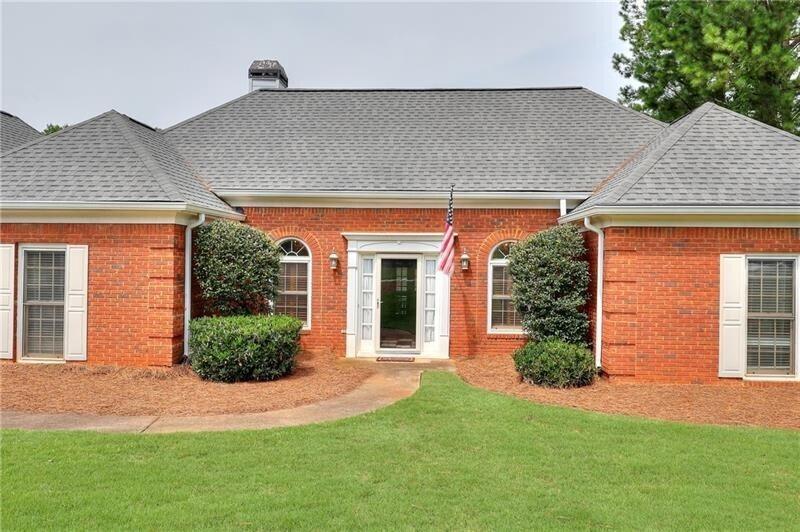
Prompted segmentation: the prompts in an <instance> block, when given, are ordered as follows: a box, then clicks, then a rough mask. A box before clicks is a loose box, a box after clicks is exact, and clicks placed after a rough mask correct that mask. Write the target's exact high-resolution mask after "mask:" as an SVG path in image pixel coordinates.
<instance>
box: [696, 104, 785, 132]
mask: <svg viewBox="0 0 800 532" xmlns="http://www.w3.org/2000/svg"><path fill="white" fill-rule="evenodd" d="M706 103H707V104H708V105H711V106H712V107H713V108H714V109H719V110H720V111H722V112H724V113H727V114H729V115H731V116H733V117H736V118H742V119H744V120H746V121H748V122H750V123H751V124H754V125H757V126H760V127H762V128H764V129H766V130H768V131H772V132H773V133H779V134H781V135H783V136H785V137H789V138H790V139H792V140H796V141H800V136H798V135H795V134H794V133H791V132H789V131H786V130H785V129H781V128H779V127H775V126H771V125H769V124H767V123H765V122H761V121H759V120H756V119H755V118H751V117H749V116H747V115H743V114H742V113H737V112H736V111H734V110H733V109H728V108H727V107H723V106H721V105H719V104H718V103H715V102H706Z"/></svg>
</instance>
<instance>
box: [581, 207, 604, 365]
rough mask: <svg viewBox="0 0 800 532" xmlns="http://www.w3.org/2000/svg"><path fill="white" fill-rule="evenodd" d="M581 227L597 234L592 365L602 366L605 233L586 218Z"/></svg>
mask: <svg viewBox="0 0 800 532" xmlns="http://www.w3.org/2000/svg"><path fill="white" fill-rule="evenodd" d="M583 225H584V227H586V229H588V230H589V231H592V232H594V233H596V234H597V271H596V274H595V275H596V281H595V286H596V289H595V305H594V365H595V367H598V368H600V367H602V366H603V285H604V281H603V278H604V276H605V264H604V262H605V232H604V231H603V229H602V228H600V227H597V226H595V225H593V224H592V222H591V219H590V218H589V217H588V216H587V217H586V218H584V219H583Z"/></svg>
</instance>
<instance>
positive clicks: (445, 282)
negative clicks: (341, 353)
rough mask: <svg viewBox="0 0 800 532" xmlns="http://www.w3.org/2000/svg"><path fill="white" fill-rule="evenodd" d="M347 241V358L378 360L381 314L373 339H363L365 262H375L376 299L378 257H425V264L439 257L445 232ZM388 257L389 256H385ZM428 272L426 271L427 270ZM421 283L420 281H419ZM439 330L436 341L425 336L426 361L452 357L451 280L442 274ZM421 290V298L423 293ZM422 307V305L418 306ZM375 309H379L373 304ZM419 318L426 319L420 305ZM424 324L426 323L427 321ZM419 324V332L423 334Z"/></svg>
mask: <svg viewBox="0 0 800 532" xmlns="http://www.w3.org/2000/svg"><path fill="white" fill-rule="evenodd" d="M342 236H343V237H344V238H345V239H346V240H347V326H346V328H345V330H344V331H343V332H344V333H345V335H346V340H345V345H346V355H347V356H348V357H367V358H374V357H375V356H376V354H377V351H378V349H377V347H376V346H377V345H378V344H377V338H378V334H379V333H378V332H377V326H376V325H375V323H376V322H375V321H374V320H375V319H376V318H377V312H375V311H373V318H372V319H373V329H372V340H366V341H362V340H361V299H360V298H361V297H362V294H361V276H362V271H361V267H362V266H361V261H362V259H365V258H372V259H373V260H374V262H373V298H377V294H378V292H379V289H380V288H379V286H378V283H379V282H380V272H379V270H378V267H379V264H378V260H377V258H378V255H380V254H390V255H398V256H400V257H409V258H410V257H413V256H417V257H421V258H422V260H420V261H419V263H420V264H422V265H424V261H425V259H426V258H436V257H438V255H439V246H440V245H441V242H442V237H443V236H444V235H443V233H342ZM384 256H385V255H384ZM423 271H424V270H423ZM418 282H419V279H418ZM434 290H435V294H436V316H437V317H436V327H435V332H434V341H433V342H425V341H424V335H423V336H422V341H421V343H418V347H420V349H421V351H420V352H419V356H420V357H423V358H432V359H433V358H448V357H449V356H450V331H449V329H450V327H449V325H450V305H449V302H450V278H449V277H448V276H447V275H444V274H443V273H441V272H438V271H437V273H436V286H435V289H434ZM422 292H423V291H422V289H421V288H420V287H418V288H417V295H418V297H419V295H420V294H421V293H422ZM418 305H419V303H418ZM373 310H376V308H375V306H374V304H373ZM417 311H418V319H419V318H421V317H422V314H421V313H420V308H419V306H418V309H417ZM423 324H424V321H423ZM420 327H421V326H420V325H418V328H417V332H418V333H420V332H421V328H420Z"/></svg>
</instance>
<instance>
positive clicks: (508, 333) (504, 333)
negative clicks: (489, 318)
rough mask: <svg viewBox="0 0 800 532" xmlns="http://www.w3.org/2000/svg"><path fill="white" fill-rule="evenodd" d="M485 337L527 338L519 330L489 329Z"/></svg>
mask: <svg viewBox="0 0 800 532" xmlns="http://www.w3.org/2000/svg"><path fill="white" fill-rule="evenodd" d="M486 335H487V336H488V337H489V338H527V335H526V334H525V331H523V330H521V329H489V330H488V331H486Z"/></svg>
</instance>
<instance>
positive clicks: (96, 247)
mask: <svg viewBox="0 0 800 532" xmlns="http://www.w3.org/2000/svg"><path fill="white" fill-rule="evenodd" d="M183 238H184V228H183V227H181V226H178V225H171V224H152V225H145V224H141V225H139V224H38V223H37V224H10V223H6V224H0V242H2V243H4V244H37V243H52V244H73V245H78V244H85V245H88V246H89V279H88V282H89V293H88V298H89V307H88V311H87V312H88V314H87V318H88V339H87V340H88V344H87V349H88V350H87V360H86V362H87V363H88V364H119V365H126V366H168V365H171V364H172V363H174V362H177V361H178V360H180V357H181V355H182V350H183V255H184V253H183ZM17 271H18V270H17ZM15 277H16V276H15ZM15 292H16V291H15ZM15 296H16V297H19V294H15ZM15 309H16V306H15ZM15 323H16V322H15ZM15 349H16V343H15Z"/></svg>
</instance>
